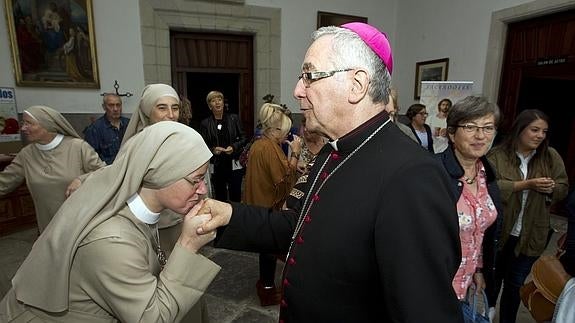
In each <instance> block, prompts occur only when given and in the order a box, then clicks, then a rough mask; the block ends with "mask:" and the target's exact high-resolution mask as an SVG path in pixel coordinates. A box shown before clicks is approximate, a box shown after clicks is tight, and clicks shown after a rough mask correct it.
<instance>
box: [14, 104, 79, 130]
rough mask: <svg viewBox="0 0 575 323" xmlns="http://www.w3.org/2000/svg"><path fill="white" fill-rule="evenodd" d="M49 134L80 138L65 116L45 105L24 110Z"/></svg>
mask: <svg viewBox="0 0 575 323" xmlns="http://www.w3.org/2000/svg"><path fill="white" fill-rule="evenodd" d="M24 113H28V114H29V115H30V116H32V118H34V119H35V120H36V121H38V123H39V124H40V125H41V126H42V128H44V129H46V130H48V132H55V133H59V134H62V135H64V136H70V137H75V138H80V136H79V135H78V133H77V132H76V130H74V127H72V125H71V124H70V123H69V122H68V120H66V118H64V116H63V115H62V114H61V113H60V112H58V111H56V110H54V109H52V108H50V107H46V106H43V105H34V106H31V107H29V108H28V109H26V110H24Z"/></svg>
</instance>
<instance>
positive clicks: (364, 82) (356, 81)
mask: <svg viewBox="0 0 575 323" xmlns="http://www.w3.org/2000/svg"><path fill="white" fill-rule="evenodd" d="M368 88H369V76H368V75H367V72H366V71H364V70H361V69H357V70H355V71H354V73H353V79H352V84H351V91H350V97H349V100H350V102H351V103H357V102H359V101H361V100H362V99H363V98H364V97H365V96H366V95H367V89H368Z"/></svg>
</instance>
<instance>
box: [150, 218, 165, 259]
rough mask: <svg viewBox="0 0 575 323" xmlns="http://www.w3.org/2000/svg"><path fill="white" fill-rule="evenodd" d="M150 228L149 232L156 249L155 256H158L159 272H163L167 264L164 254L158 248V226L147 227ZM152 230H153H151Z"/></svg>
mask: <svg viewBox="0 0 575 323" xmlns="http://www.w3.org/2000/svg"><path fill="white" fill-rule="evenodd" d="M148 227H149V228H150V232H151V233H152V237H153V238H154V244H155V246H154V247H155V248H156V255H158V262H159V263H160V270H164V266H165V265H166V263H167V262H168V259H167V258H166V253H165V252H164V250H162V248H161V247H160V233H159V232H158V224H157V223H156V224H153V225H148ZM152 228H153V229H152Z"/></svg>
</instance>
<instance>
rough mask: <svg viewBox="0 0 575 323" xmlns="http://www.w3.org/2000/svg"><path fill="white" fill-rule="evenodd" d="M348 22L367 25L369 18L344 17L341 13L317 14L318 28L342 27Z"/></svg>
mask: <svg viewBox="0 0 575 323" xmlns="http://www.w3.org/2000/svg"><path fill="white" fill-rule="evenodd" d="M348 22H364V23H367V17H360V16H352V15H342V14H339V13H332V12H325V11H318V12H317V28H320V27H326V26H341V25H343V24H347V23H348Z"/></svg>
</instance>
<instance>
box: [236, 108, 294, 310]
mask: <svg viewBox="0 0 575 323" xmlns="http://www.w3.org/2000/svg"><path fill="white" fill-rule="evenodd" d="M259 122H260V124H261V126H262V133H263V135H262V137H261V138H260V139H258V140H256V141H254V143H253V144H252V146H251V147H250V152H249V162H248V166H247V172H246V188H245V198H244V202H245V203H247V204H250V205H256V206H262V207H266V208H272V209H274V210H280V209H281V208H282V206H283V204H284V202H285V200H286V199H287V197H288V195H289V193H290V191H291V189H292V187H293V186H294V184H295V182H296V180H297V178H298V175H299V174H298V171H297V163H298V160H299V157H300V153H301V139H300V138H299V137H298V136H296V135H294V138H293V141H290V142H288V143H289V146H290V150H291V154H290V156H289V157H287V156H286V155H285V153H284V152H283V150H282V148H281V144H282V143H284V142H286V139H287V135H288V133H289V131H290V128H291V126H292V121H291V119H290V117H289V115H288V113H287V111H286V108H284V107H282V106H280V105H277V104H272V103H265V104H264V105H262V107H261V108H260V111H259ZM259 264H260V279H259V281H258V282H257V284H256V288H257V293H258V296H259V298H260V303H261V305H262V306H268V305H276V304H279V302H280V297H281V292H280V291H279V290H278V289H276V287H275V271H276V256H275V255H272V254H266V253H260V257H259Z"/></svg>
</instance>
